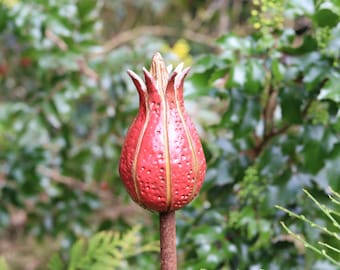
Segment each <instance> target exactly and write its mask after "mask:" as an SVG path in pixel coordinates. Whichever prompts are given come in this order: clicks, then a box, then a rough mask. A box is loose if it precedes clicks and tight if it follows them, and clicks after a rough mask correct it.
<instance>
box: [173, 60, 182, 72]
mask: <svg viewBox="0 0 340 270" xmlns="http://www.w3.org/2000/svg"><path fill="white" fill-rule="evenodd" d="M183 66H184V63H183V62H182V63H180V64H179V65H178V66H177V67H176V68H175V70H174V72H176V73H181V71H182V70H183Z"/></svg>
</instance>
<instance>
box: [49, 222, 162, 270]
mask: <svg viewBox="0 0 340 270" xmlns="http://www.w3.org/2000/svg"><path fill="white" fill-rule="evenodd" d="M139 232H140V226H136V227H133V228H132V229H131V230H130V231H128V232H127V233H125V234H123V235H122V234H120V233H118V232H113V231H102V232H98V233H96V234H95V235H93V236H92V237H90V238H89V239H87V240H86V239H79V240H78V241H77V242H76V243H75V244H74V245H73V246H72V248H71V251H70V260H69V263H68V266H67V269H68V270H106V269H107V270H112V269H116V268H117V267H124V268H126V267H128V262H127V259H128V258H130V257H133V256H136V255H138V254H140V253H143V252H155V251H158V250H159V244H158V242H156V241H155V242H151V243H148V244H145V245H141V244H140V242H141V239H140V235H139ZM58 258H59V257H58V256H54V257H52V258H51V260H50V263H49V265H48V266H49V269H50V270H61V269H63V268H62V267H63V265H62V264H60V263H59V261H58ZM59 259H60V258H59ZM59 265H61V266H59ZM60 267H61V268H60Z"/></svg>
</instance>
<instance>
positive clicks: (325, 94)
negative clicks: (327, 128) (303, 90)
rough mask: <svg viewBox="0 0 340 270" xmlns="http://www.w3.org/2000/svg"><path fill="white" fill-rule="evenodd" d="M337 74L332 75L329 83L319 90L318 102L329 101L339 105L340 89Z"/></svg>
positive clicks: (339, 77) (338, 75)
mask: <svg viewBox="0 0 340 270" xmlns="http://www.w3.org/2000/svg"><path fill="white" fill-rule="evenodd" d="M339 79H340V74H339V73H335V72H334V73H332V75H331V76H330V79H329V81H328V82H327V83H326V85H325V86H324V87H323V88H322V89H321V91H320V94H319V95H318V99H319V100H325V99H329V100H332V101H334V102H336V103H340V87H339Z"/></svg>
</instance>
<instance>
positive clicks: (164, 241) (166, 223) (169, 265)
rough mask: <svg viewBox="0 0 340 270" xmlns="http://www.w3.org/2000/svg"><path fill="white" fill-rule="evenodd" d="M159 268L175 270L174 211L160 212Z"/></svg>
mask: <svg viewBox="0 0 340 270" xmlns="http://www.w3.org/2000/svg"><path fill="white" fill-rule="evenodd" d="M159 225H160V246H161V270H177V255H176V217H175V211H171V212H167V213H160V214H159Z"/></svg>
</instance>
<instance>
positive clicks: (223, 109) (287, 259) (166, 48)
mask: <svg viewBox="0 0 340 270" xmlns="http://www.w3.org/2000/svg"><path fill="white" fill-rule="evenodd" d="M339 17H340V2H339V1H337V0H324V1H321V0H304V1H298V0H285V1H274V0H262V1H259V0H254V1H237V0H234V1H147V0H143V1H121V0H116V1H109V0H101V1H90V0H82V1H80V0H63V1H54V0H35V1H33V0H27V1H19V0H18V1H14V0H12V1H10V0H6V1H5V0H2V1H1V4H0V29H1V31H0V91H1V96H0V201H1V203H0V237H1V238H0V240H1V242H3V243H5V242H6V241H9V242H11V241H12V242H13V241H16V242H18V243H19V246H20V243H21V242H22V241H25V240H24V239H28V238H30V239H31V238H33V244H32V243H31V244H32V246H31V247H32V250H33V249H35V248H37V249H39V248H43V249H48V250H49V251H50V252H49V254H52V253H53V251H55V250H59V251H60V252H59V254H60V259H61V260H63V261H69V260H70V258H69V252H68V250H69V249H70V247H71V245H72V243H74V242H75V241H76V239H79V238H80V237H89V236H90V235H93V234H94V233H95V232H97V231H101V230H112V231H114V232H120V233H123V235H125V234H128V233H129V232H130V231H131V230H132V228H135V226H136V224H141V229H140V231H138V232H135V233H136V237H140V239H141V242H140V245H141V246H147V244H148V243H153V241H155V240H157V239H158V221H157V216H156V215H153V214H151V213H147V212H146V211H144V210H141V209H139V208H138V207H136V206H134V205H133V204H132V203H131V201H130V199H129V198H128V196H127V194H126V192H125V190H124V189H123V186H122V184H121V182H120V179H119V176H118V171H117V164H118V159H119V155H120V150H121V146H122V142H123V139H124V135H125V133H126V130H127V128H128V126H129V125H130V123H131V121H132V119H133V118H134V115H135V114H136V110H137V108H138V98H137V94H136V92H135V90H134V87H133V85H132V83H131V82H130V80H129V79H128V77H127V75H126V73H125V72H126V70H127V69H132V70H134V71H135V72H137V73H140V71H141V68H142V67H143V66H146V67H148V65H149V62H150V59H151V56H152V54H153V53H154V52H155V51H160V52H161V53H162V54H163V55H164V58H165V59H166V61H168V62H169V63H173V64H178V63H180V62H181V61H184V62H185V63H186V64H192V66H193V68H192V71H191V75H190V77H189V78H188V80H187V82H186V85H185V94H186V107H187V110H188V112H189V114H190V115H191V116H192V118H193V120H194V121H195V122H196V124H197V127H198V130H199V132H200V135H201V138H202V143H203V145H204V150H205V153H206V158H207V163H208V171H207V176H206V180H205V183H204V186H203V188H202V191H201V193H200V196H199V197H198V198H197V199H196V200H195V201H194V202H193V203H191V204H190V205H189V206H188V207H186V208H185V209H183V210H181V211H178V213H177V236H178V239H177V240H178V253H179V254H178V255H179V264H180V266H179V269H188V270H189V269H200V268H204V269H252V270H255V269H271V270H272V269H289V270H293V269H315V270H316V269H336V267H335V266H332V264H331V263H330V262H327V261H325V259H324V258H322V257H321V256H320V257H319V256H318V255H317V254H316V253H314V252H312V251H310V250H309V249H306V248H305V247H304V246H303V245H301V243H299V242H298V241H296V239H295V238H293V237H291V236H290V235H289V234H287V232H286V230H285V229H284V228H283V227H282V226H281V224H280V222H281V221H284V223H285V224H286V225H287V226H289V227H291V228H292V229H293V230H294V231H295V232H297V233H299V234H303V235H304V237H305V238H306V239H308V242H310V243H316V242H318V241H322V242H327V235H325V234H323V233H322V231H318V230H316V229H315V228H313V227H311V226H309V225H308V224H306V223H304V222H303V221H301V220H295V219H293V218H292V217H290V216H289V215H287V214H286V213H284V212H283V211H281V210H280V209H277V208H275V205H281V206H282V207H285V208H287V209H289V210H290V211H292V212H294V213H297V214H298V215H304V216H307V217H308V218H309V219H310V220H313V222H315V223H317V224H320V225H321V226H328V225H329V224H328V223H327V222H329V219H324V218H323V217H322V215H321V214H320V210H319V209H318V208H316V207H311V203H310V202H309V201H308V200H306V197H305V196H304V195H303V191H302V190H303V189H304V188H305V189H308V190H309V192H310V193H311V194H313V196H314V197H315V198H317V200H318V201H320V202H321V203H325V204H327V203H328V199H327V198H328V197H327V195H326V194H327V193H328V192H329V190H328V187H329V186H331V187H332V188H333V190H335V191H339V190H340V180H339V179H340V167H339V165H338V164H340V141H339V138H340V136H339V135H340V110H339V104H340V84H339V80H340V62H339V56H340V55H339V54H340V24H339ZM338 212H339V211H338ZM337 218H338V217H337ZM51 242H53V245H50V243H51ZM333 246H336V247H338V248H339V247H340V243H339V242H337V243H334V244H333ZM6 251H7V252H6ZM11 253H12V254H10V255H9V254H8V250H6V245H4V246H2V245H0V255H1V254H4V255H5V257H6V259H7V261H8V262H9V263H8V264H9V265H10V266H11V267H12V268H13V269H23V268H22V267H23V265H22V264H20V262H18V258H21V257H20V256H19V255H18V256H17V257H15V251H13V252H11ZM17 254H20V250H17ZM32 256H33V257H34V254H33V252H32ZM50 256H51V255H50ZM58 256H59V255H58ZM331 256H332V257H333V258H334V260H335V261H339V260H340V254H338V253H336V252H333V253H331ZM46 257H47V258H45V259H44V258H36V260H37V263H36V264H35V268H34V269H46V265H47V263H46V262H47V261H48V259H49V256H46ZM54 258H55V257H54ZM58 258H59V257H58ZM71 260H72V258H71ZM155 262H156V263H155ZM157 262H158V258H157V253H142V254H139V255H138V256H132V257H130V258H127V260H126V263H127V264H128V265H129V266H130V267H134V269H158V266H157ZM60 263H62V262H60ZM12 268H11V269H12ZM32 269H33V268H32Z"/></svg>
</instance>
